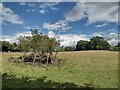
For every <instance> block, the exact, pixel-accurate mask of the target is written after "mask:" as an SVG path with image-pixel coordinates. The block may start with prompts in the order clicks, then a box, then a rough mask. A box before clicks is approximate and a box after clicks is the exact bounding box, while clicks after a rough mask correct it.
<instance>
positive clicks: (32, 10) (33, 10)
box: [27, 9, 36, 12]
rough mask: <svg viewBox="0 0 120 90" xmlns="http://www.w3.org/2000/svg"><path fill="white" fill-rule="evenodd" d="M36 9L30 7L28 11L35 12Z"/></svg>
mask: <svg viewBox="0 0 120 90" xmlns="http://www.w3.org/2000/svg"><path fill="white" fill-rule="evenodd" d="M35 11H36V10H35V9H28V10H27V12H35Z"/></svg>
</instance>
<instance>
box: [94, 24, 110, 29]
mask: <svg viewBox="0 0 120 90" xmlns="http://www.w3.org/2000/svg"><path fill="white" fill-rule="evenodd" d="M107 25H108V24H106V23H104V24H98V25H96V26H95V27H97V28H100V27H104V26H107Z"/></svg>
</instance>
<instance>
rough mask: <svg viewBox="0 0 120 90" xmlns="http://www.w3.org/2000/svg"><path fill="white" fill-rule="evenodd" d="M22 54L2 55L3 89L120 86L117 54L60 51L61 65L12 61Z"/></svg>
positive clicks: (109, 52)
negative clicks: (10, 59) (14, 57)
mask: <svg viewBox="0 0 120 90" xmlns="http://www.w3.org/2000/svg"><path fill="white" fill-rule="evenodd" d="M18 55H21V53H18V52H17V53H3V54H2V56H3V61H2V73H3V75H2V76H3V87H4V88H5V87H11V88H40V87H53V88H54V87H69V88H71V87H94V88H117V87H118V52H112V51H79V52H61V53H59V54H58V57H59V58H62V59H64V62H62V63H61V64H54V65H49V66H47V68H46V66H45V65H29V64H23V63H21V64H18V63H13V62H9V61H8V58H10V57H11V56H18Z"/></svg>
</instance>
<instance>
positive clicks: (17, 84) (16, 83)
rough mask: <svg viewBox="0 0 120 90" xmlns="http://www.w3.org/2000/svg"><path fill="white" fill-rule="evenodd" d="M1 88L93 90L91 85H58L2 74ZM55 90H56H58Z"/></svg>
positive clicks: (42, 80)
mask: <svg viewBox="0 0 120 90" xmlns="http://www.w3.org/2000/svg"><path fill="white" fill-rule="evenodd" d="M2 88H3V90H8V88H9V89H10V88H12V90H16V89H17V88H19V89H20V88H21V89H22V90H23V88H24V89H25V88H26V89H27V90H30V88H31V90H33V88H58V89H60V90H66V89H68V88H69V89H74V88H82V90H95V89H94V88H93V87H92V86H91V84H85V86H78V85H76V84H74V83H69V82H65V83H59V82H54V81H51V80H48V81H46V77H43V78H38V79H36V80H30V77H22V78H16V77H15V76H14V75H8V74H7V73H4V74H2ZM58 89H57V90H58Z"/></svg>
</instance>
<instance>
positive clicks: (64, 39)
mask: <svg viewBox="0 0 120 90" xmlns="http://www.w3.org/2000/svg"><path fill="white" fill-rule="evenodd" d="M48 36H49V37H53V38H56V39H57V40H59V41H60V45H61V46H75V45H76V44H77V41H79V40H87V41H89V38H88V37H87V35H85V34H80V35H76V34H55V33H54V32H53V31H49V32H48Z"/></svg>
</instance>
